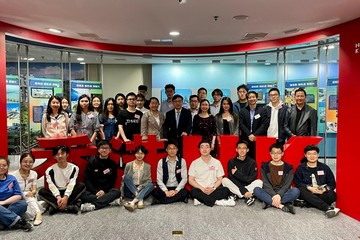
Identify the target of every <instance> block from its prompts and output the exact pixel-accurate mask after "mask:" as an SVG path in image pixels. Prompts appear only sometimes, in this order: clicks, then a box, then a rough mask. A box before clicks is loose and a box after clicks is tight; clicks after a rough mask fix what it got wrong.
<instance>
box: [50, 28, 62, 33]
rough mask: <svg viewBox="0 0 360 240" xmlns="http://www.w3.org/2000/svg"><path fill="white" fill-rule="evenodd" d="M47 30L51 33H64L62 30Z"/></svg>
mask: <svg viewBox="0 0 360 240" xmlns="http://www.w3.org/2000/svg"><path fill="white" fill-rule="evenodd" d="M48 30H49V31H50V32H53V33H62V32H64V31H62V30H59V29H55V28H48Z"/></svg>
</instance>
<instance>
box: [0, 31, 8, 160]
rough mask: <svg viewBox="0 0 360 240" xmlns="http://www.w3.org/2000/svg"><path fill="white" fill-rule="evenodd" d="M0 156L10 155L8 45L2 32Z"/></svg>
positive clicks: (0, 34)
mask: <svg viewBox="0 0 360 240" xmlns="http://www.w3.org/2000/svg"><path fill="white" fill-rule="evenodd" d="M0 133H1V134H0V143H1V144H0V156H6V157H7V155H8V134H7V111H6V43H5V33H4V32H0Z"/></svg>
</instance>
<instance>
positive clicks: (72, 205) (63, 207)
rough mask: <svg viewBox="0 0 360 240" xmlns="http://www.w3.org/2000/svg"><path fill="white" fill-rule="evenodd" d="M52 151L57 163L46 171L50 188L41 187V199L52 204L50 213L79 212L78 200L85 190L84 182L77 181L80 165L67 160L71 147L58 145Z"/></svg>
mask: <svg viewBox="0 0 360 240" xmlns="http://www.w3.org/2000/svg"><path fill="white" fill-rule="evenodd" d="M52 153H53V156H54V158H55V159H56V160H57V163H55V164H54V165H52V166H50V167H49V168H48V169H47V170H46V171H45V176H46V182H47V183H48V185H49V189H47V188H42V189H40V191H39V196H40V199H41V200H44V201H45V202H47V203H48V204H49V205H50V206H49V214H50V215H53V214H55V213H57V212H59V211H60V212H67V213H75V214H77V213H78V211H79V208H78V207H77V206H76V202H77V200H78V199H79V198H80V196H81V194H82V193H83V192H84V191H85V184H84V183H76V180H77V177H78V174H79V167H78V166H76V165H74V164H72V163H69V162H68V161H67V160H68V157H69V153H70V149H69V147H67V146H57V147H55V148H54V149H53V151H52Z"/></svg>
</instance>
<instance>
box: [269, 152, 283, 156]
mask: <svg viewBox="0 0 360 240" xmlns="http://www.w3.org/2000/svg"><path fill="white" fill-rule="evenodd" d="M270 154H271V155H272V156H280V155H281V154H282V152H280V153H274V152H271V153H270Z"/></svg>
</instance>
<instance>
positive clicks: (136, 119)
mask: <svg viewBox="0 0 360 240" xmlns="http://www.w3.org/2000/svg"><path fill="white" fill-rule="evenodd" d="M125 99H126V103H127V106H128V107H127V108H126V109H124V110H123V111H121V112H120V113H119V116H118V119H117V120H118V124H119V132H118V134H117V136H116V137H120V136H121V138H122V140H124V142H130V141H132V140H134V134H140V125H141V117H142V115H143V113H142V112H141V111H139V110H137V109H136V94H135V93H133V92H130V93H128V94H127V95H126V98H125Z"/></svg>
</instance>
